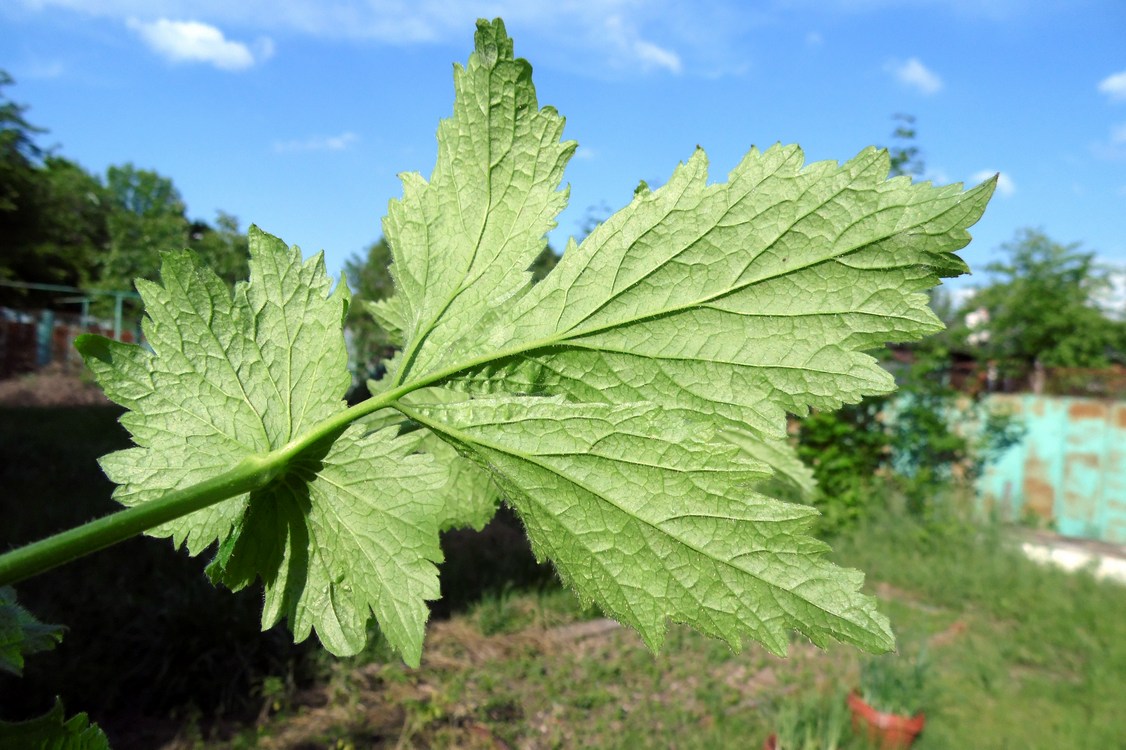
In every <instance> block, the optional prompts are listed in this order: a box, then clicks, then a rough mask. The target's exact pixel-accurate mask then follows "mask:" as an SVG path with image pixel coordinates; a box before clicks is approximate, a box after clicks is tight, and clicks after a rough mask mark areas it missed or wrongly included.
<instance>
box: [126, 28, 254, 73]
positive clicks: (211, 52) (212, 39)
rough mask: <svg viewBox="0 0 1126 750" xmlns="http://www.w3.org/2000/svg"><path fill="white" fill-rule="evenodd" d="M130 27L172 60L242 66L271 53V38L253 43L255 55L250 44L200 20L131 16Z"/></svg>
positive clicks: (218, 66) (230, 67)
mask: <svg viewBox="0 0 1126 750" xmlns="http://www.w3.org/2000/svg"><path fill="white" fill-rule="evenodd" d="M126 24H127V25H128V26H129V28H131V29H133V30H134V31H136V32H137V33H138V34H140V35H141V38H142V39H144V40H145V43H146V44H148V46H149V48H150V49H152V50H153V51H154V52H156V53H157V54H158V55H161V56H162V57H165V58H167V59H169V60H171V61H172V62H195V63H207V64H209V65H214V66H215V67H216V68H221V69H222V70H244V69H246V68H249V67H250V66H252V65H254V63H255V62H258V61H260V60H263V59H265V58H267V57H269V56H270V55H272V54H273V50H274V46H273V42H271V41H270V40H269V39H260V40H259V41H258V43H257V44H256V51H257V53H258V54H257V59H256V56H255V54H254V52H251V50H250V47H248V46H247V45H246V44H243V43H242V42H235V41H232V40H230V39H227V38H226V37H225V36H223V32H222V31H220V30H219V29H217V28H215V27H214V26H211V25H209V24H206V23H201V22H199V21H171V20H169V19H167V18H160V19H157V20H156V21H139V20H137V19H136V18H130V19H128V20H127V21H126Z"/></svg>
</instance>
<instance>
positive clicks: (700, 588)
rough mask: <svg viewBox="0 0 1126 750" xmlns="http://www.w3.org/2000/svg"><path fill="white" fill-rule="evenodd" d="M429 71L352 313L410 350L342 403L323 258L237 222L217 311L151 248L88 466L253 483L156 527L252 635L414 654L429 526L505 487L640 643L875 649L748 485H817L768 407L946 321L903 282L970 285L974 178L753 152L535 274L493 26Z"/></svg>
mask: <svg viewBox="0 0 1126 750" xmlns="http://www.w3.org/2000/svg"><path fill="white" fill-rule="evenodd" d="M454 78H455V89H456V99H455V105H454V114H453V116H452V117H451V118H449V119H447V120H445V121H443V123H442V124H441V126H440V128H439V131H438V144H439V153H438V159H437V162H436V165H435V168H434V172H433V174H432V176H431V178H430V180H429V181H426V180H424V179H423V178H422V177H421V176H419V175H406V176H404V177H403V197H402V199H401V200H399V201H395V202H393V203H392V204H391V206H390V211H389V215H388V217H387V219H386V221H385V223H384V229H385V233H386V236H387V239H388V241H389V243H390V244H391V247H392V251H393V256H394V263H393V265H392V272H393V275H394V278H395V282H396V286H397V293H396V295H395V296H393V297H391V298H390V299H387V300H383V301H381V302H378V303H375V304H372V305H369V306H368V309H369V311H370V312H372V314H373V315H375V316H376V318H377V319H378V320H379V321H380V322H381V323H382V324H383V325H385V326H386V327H387V328H388V329H389V330H390V331H391V333H392V335H393V336H394V338H395V339H396V340H398V341H400V342H401V343H402V346H403V351H402V353H401V355H400V356H398V357H396V358H395V360H394V361H393V362H392V363H391V364H390V366H389V368H388V370H389V373H388V377H387V378H386V379H385V381H382V382H380V383H378V384H372V385H371V390H372V393H373V399H372V400H371V401H369V402H368V404H366V405H362V406H359V407H355V408H353V409H351V410H347V411H346V410H345V404H344V402H343V395H344V393H345V390H346V389H347V388H348V385H349V381H350V378H349V375H348V372H347V368H346V364H347V355H346V350H345V347H344V341H343V336H342V328H341V326H342V321H343V318H344V313H345V312H346V310H347V306H348V304H349V300H348V293H347V289H346V288H345V287H344V285H343V284H341V285H340V286H339V287H337V289H336V290H335V291H332V290H331V280H330V279H329V278H328V276H327V274H326V273H325V271H324V265H323V261H322V260H321V259H320V258H319V257H318V258H315V259H313V260H311V261H308V262H304V261H302V259H301V257H300V253H299V252H298V251H297V250H296V249H293V250H289V249H287V248H286V247H285V245H284V244H283V243H282V242H281V241H280V240H277V239H276V238H273V237H270V236H269V235H265V234H264V233H262V232H260V231H258V230H257V229H255V228H252V230H251V238H250V245H251V280H250V282H249V283H248V284H246V283H244V284H240V285H238V286H237V287H236V289H235V292H234V294H233V296H232V295H230V294H229V293H228V292H227V290H226V288H225V287H224V286H223V285H222V283H221V282H220V281H219V280H218V279H217V278H216V277H215V276H214V274H211V273H210V272H207V271H204V270H203V269H200V268H199V267H198V265H197V263H196V261H195V259H194V258H193V257H192V256H191V255H190V254H188V253H172V254H169V255H167V256H166V257H165V260H164V264H163V266H162V272H161V275H162V284H159V285H158V284H153V283H149V282H138V288H139V289H140V291H141V293H142V295H143V297H144V301H145V304H146V309H147V311H148V315H149V319H148V320H147V321H146V323H145V332H146V336H147V338H148V340H149V342H150V344H151V346H152V351H151V352H149V351H146V350H144V349H141V348H140V347H135V346H130V345H125V344H119V343H116V342H110V341H107V340H105V339H101V338H98V337H90V336H87V337H83V338H82V339H80V341H79V348H80V350H81V351H82V352H83V355H84V356H85V357H86V360H87V362H88V363H89V364H90V366H91V368H92V369H93V370H94V372H95V375H96V376H97V377H98V379H99V382H101V383H102V384H103V387H105V389H106V391H107V393H108V394H109V395H110V397H111V398H113V399H114V400H115V401H117V402H118V403H120V404H122V405H124V406H125V407H127V409H128V410H129V411H128V412H127V413H126V415H125V416H124V417H123V418H122V422H123V424H125V425H126V427H127V428H128V429H129V431H130V432H131V434H132V435H133V437H134V441H135V443H136V447H134V448H131V449H129V450H126V451H122V452H119V453H115V454H111V455H110V456H107V457H106V458H105V459H103V462H102V465H103V467H104V468H105V470H106V472H107V474H109V476H110V478H111V479H113V480H114V481H115V482H117V483H118V484H119V487H118V490H117V492H116V493H115V496H116V497H117V498H118V499H119V500H120V501H121V502H123V503H125V504H127V505H135V504H138V503H144V502H149V501H153V500H156V499H157V498H160V497H162V496H164V495H165V494H166V493H168V492H170V491H173V490H178V489H182V488H185V487H188V486H190V485H193V484H196V483H199V482H204V481H207V480H212V479H214V478H215V477H217V476H225V473H226V472H231V471H235V472H237V471H240V469H239V467H246V466H248V465H249V467H250V469H249V470H250V471H254V472H258V473H257V474H255V476H256V478H257V479H260V481H258V483H257V485H256V487H257V488H256V489H254V490H253V491H251V492H249V493H246V494H243V495H241V496H237V497H234V498H231V499H230V500H227V501H225V502H221V503H219V504H216V505H213V506H211V507H209V508H207V509H206V510H202V511H199V512H196V513H192V514H190V515H188V516H186V517H184V518H182V519H180V520H178V521H175V522H171V523H168V524H166V525H165V526H163V527H160V528H158V529H157V530H156V531H155V532H154V533H157V534H162V535H166V536H171V537H172V538H173V540H174V541H175V542H176V543H177V544H185V545H186V546H187V547H188V549H189V550H190V551H191V552H193V553H198V552H200V551H202V550H203V549H205V548H207V547H209V546H211V545H217V548H218V554H217V556H216V558H215V562H214V563H213V565H212V567H211V568H210V572H211V574H212V575H213V577H214V578H216V579H217V580H221V581H223V582H225V583H226V584H227V585H229V586H232V587H233V588H239V587H242V586H246V585H249V584H250V583H252V582H253V581H255V580H257V579H261V580H262V581H263V583H264V585H265V588H266V595H265V606H264V609H263V624H264V625H269V624H272V623H273V622H275V621H277V620H278V619H280V618H281V617H283V616H284V617H287V618H288V619H289V621H290V624H291V626H292V627H293V629H294V632H295V634H296V635H297V637H298V638H303V637H305V636H307V635H308V634H309V633H310V632H311V631H313V630H316V632H317V634H318V636H319V637H320V638H321V640H322V641H323V642H324V643H325V645H326V646H327V647H328V648H329V649H330V650H332V651H333V652H334V653H338V654H346V653H354V652H355V651H357V650H359V649H360V648H361V647H362V645H363V643H364V640H365V638H366V632H367V623H368V620H369V618H370V617H371V616H372V615H373V614H374V616H375V617H376V619H377V620H378V622H379V625H380V627H381V628H382V629H383V631H384V632H385V634H386V635H387V637H388V638H389V640H390V641H391V643H392V644H393V645H394V646H396V647H397V648H398V649H399V650H400V651H402V653H403V655H404V657H405V658H406V659H407V661H408V662H410V663H412V664H418V662H419V659H420V654H421V647H422V640H423V630H424V626H425V620H426V606H425V602H426V600H428V599H433V598H435V597H436V596H437V595H438V586H437V579H436V570H435V567H434V563H435V562H437V561H438V560H439V559H440V555H441V553H440V549H439V547H438V543H437V539H438V532H439V530H440V529H445V528H452V527H454V526H458V525H473V526H478V527H480V526H481V525H483V524H484V523H485V521H486V520H487V519H488V518H489V517H490V516H491V515H492V513H493V510H494V509H495V505H496V501H497V495H498V492H499V493H502V494H503V495H504V496H505V497H506V498H507V499H508V500H509V502H511V503H512V504H513V505H514V506H515V507H516V508H517V509H518V511H519V513H520V515H521V517H522V518H523V520H524V522H525V524H526V526H527V528H528V531H529V535H530V536H531V538H532V541H533V544H534V547H535V549H536V551H537V554H539V555H540V556H541V557H547V558H549V559H551V560H552V561H553V562H554V563H555V565H556V567H557V568H558V570H559V571H560V574H561V575H562V576H563V577H564V579H566V580H567V581H568V582H569V583H570V584H571V585H573V586H574V587H575V589H576V591H577V592H578V594H579V595H580V596H581V597H582V598H584V599H588V600H589V599H593V600H596V601H598V602H599V604H601V605H602V606H603V607H604V608H606V609H607V610H608V611H610V612H612V613H613V614H614V615H615V616H617V617H619V618H621V619H622V620H623V621H624V622H627V623H629V624H631V625H633V626H634V627H636V628H637V629H638V631H639V632H640V633H641V634H642V636H643V637H644V638H645V640H646V642H647V643H649V644H650V645H651V646H653V647H654V648H656V647H657V646H658V645H659V644H660V643H661V640H662V637H663V633H664V629H665V623H666V621H667V620H668V619H670V618H671V619H673V620H676V621H680V622H686V623H690V624H692V625H693V626H695V627H697V628H699V629H700V630H702V631H704V632H706V633H709V634H711V635H714V636H716V637H719V638H722V639H724V640H725V641H727V642H728V643H730V644H731V645H732V646H733V647H735V648H738V647H739V646H740V645H741V644H742V643H743V640H744V639H745V638H748V637H750V638H755V639H758V640H759V641H761V642H762V643H764V644H765V645H766V646H767V647H768V648H770V649H771V650H773V651H775V652H776V653H783V652H784V651H785V648H786V644H787V633H788V631H789V630H791V629H796V630H799V631H800V632H802V633H804V634H805V635H806V636H808V637H809V638H810V639H811V640H813V641H814V642H815V643H818V644H824V643H827V642H828V640H829V639H837V640H842V641H845V642H848V643H853V644H856V645H858V646H861V647H863V648H866V649H870V650H883V649H888V648H890V647H891V646H892V640H891V634H890V632H889V630H888V626H887V621H886V619H885V618H883V617H882V616H881V615H880V614H879V613H878V612H876V610H875V606H874V602H873V600H872V599H870V598H869V597H866V596H863V595H861V594H860V593H859V589H860V587H861V584H862V576H861V575H860V574H859V573H857V572H856V571H848V570H842V569H840V568H837V567H835V566H833V565H831V564H829V563H827V562H825V561H824V559H823V553H824V551H825V546H824V545H823V544H821V543H820V542H818V541H816V540H815V539H813V538H811V537H810V536H809V535H808V528H809V521H810V517H811V515H812V514H813V513H814V511H812V510H810V509H809V508H807V507H804V506H800V505H791V504H787V503H783V502H781V501H778V500H775V499H771V498H769V497H767V496H765V495H764V494H762V491H761V490H763V489H764V488H768V487H771V486H772V483H771V480H772V479H773V480H782V481H784V482H787V483H789V485H790V486H791V487H792V488H794V489H796V490H798V491H799V492H808V491H809V489H810V488H811V486H812V480H811V477H810V475H809V472H808V471H807V470H806V469H805V468H804V467H803V466H801V464H800V462H799V461H798V460H797V458H796V456H795V455H794V453H793V450H792V448H791V447H790V446H789V445H788V444H787V443H786V431H785V427H786V418H787V414H788V413H793V414H804V413H806V412H807V411H808V409H809V408H811V407H813V408H822V409H827V408H835V407H837V406H840V405H841V404H842V403H846V402H854V401H858V400H859V399H860V398H862V397H863V396H865V395H869V394H875V393H883V392H887V391H889V390H890V389H891V388H892V387H893V382H892V379H891V377H890V376H889V375H888V374H887V373H886V372H884V371H883V370H882V369H881V368H880V367H879V366H878V365H877V363H876V361H875V359H874V358H873V357H871V356H870V355H868V354H865V353H864V352H865V351H866V350H869V349H872V348H875V347H879V346H882V345H884V344H885V343H886V342H888V341H908V340H912V339H915V338H918V337H920V336H922V335H925V334H926V333H928V332H932V331H935V330H937V329H938V328H939V327H940V323H939V322H938V321H937V319H936V318H935V317H934V315H933V314H932V313H931V312H930V311H929V310H928V309H927V306H926V296H925V295H924V294H923V291H924V290H925V289H927V288H928V287H930V286H932V285H934V284H935V283H937V281H938V279H939V277H941V276H944V275H951V274H956V273H960V272H961V271H963V270H964V268H965V267H964V264H963V263H962V261H961V260H960V259H959V258H958V257H957V256H956V255H954V251H955V250H957V249H959V248H961V247H962V246H964V245H965V244H966V242H968V240H969V234H968V232H967V228H968V227H969V226H970V225H971V224H973V223H974V222H975V221H976V220H977V219H978V218H979V217H980V215H981V213H982V211H983V210H984V207H985V204H986V202H987V201H988V198H989V195H990V193H991V191H992V188H993V183H992V182H988V183H985V184H983V185H981V186H979V187H977V188H974V189H971V190H968V191H964V190H962V188H961V186H957V185H956V186H950V187H943V188H936V187H933V186H931V185H929V184H919V185H915V184H912V183H911V181H910V180H909V179H906V178H896V179H891V180H888V179H887V177H888V169H889V163H888V158H887V155H886V154H885V153H882V152H878V151H876V150H874V149H869V150H866V151H864V152H861V154H859V155H858V156H857V157H856V158H854V159H853V160H851V161H849V162H847V163H845V164H836V163H830V162H821V163H817V164H812V165H808V166H806V165H804V163H803V156H802V153H801V151H800V150H799V149H798V148H797V147H794V146H785V147H783V146H776V147H773V148H770V149H767V150H766V151H764V152H760V151H758V150H755V149H752V150H751V151H750V153H748V154H747V156H746V157H745V158H744V159H743V161H742V162H741V163H740V164H739V165H738V166H737V167H736V168H735V169H734V170H733V171H732V172H731V174H730V175H729V179H728V181H727V182H725V183H721V184H708V181H707V164H706V159H705V157H704V155H703V152H702V151H697V153H696V154H694V155H693V156H692V158H691V159H689V160H688V162H687V163H686V164H683V165H681V166H680V167H679V168H678V169H677V170H676V171H675V172H674V173H673V175H672V178H671V179H670V180H669V182H668V183H667V184H666V185H664V186H663V187H662V188H660V189H659V190H656V191H649V190H648V188H646V187H644V186H642V188H639V190H638V191H637V193H636V195H635V198H634V200H633V202H632V203H631V204H630V205H629V206H627V207H626V208H625V209H623V210H622V211H620V212H618V213H617V214H615V215H614V216H612V217H611V218H610V219H609V220H608V221H607V222H606V223H605V224H604V225H602V226H601V227H599V228H598V229H596V230H595V231H594V232H592V233H591V234H590V235H589V236H588V237H587V238H586V239H585V240H584V241H583V242H582V244H580V245H574V244H573V243H572V245H570V246H569V247H568V249H567V251H566V253H565V254H564V256H563V258H562V260H561V261H560V263H559V265H558V266H557V267H556V268H555V269H554V270H553V271H552V272H551V273H549V274H548V276H547V277H546V278H545V279H544V280H543V281H541V282H540V283H538V284H537V285H535V286H533V285H531V283H530V277H529V274H528V273H527V272H526V271H525V269H527V268H528V267H529V266H530V265H531V263H532V261H533V260H534V259H535V258H536V257H537V255H538V254H539V252H540V251H541V249H542V248H543V246H544V235H545V233H546V232H547V231H548V230H549V229H551V228H552V227H553V226H554V224H555V217H556V215H557V214H558V212H559V211H560V210H561V209H562V207H563V205H564V203H565V201H566V191H561V190H560V189H559V185H560V182H561V179H562V172H563V167H564V165H565V163H566V161H567V159H568V158H569V157H570V155H571V154H572V153H573V151H574V148H575V144H574V143H572V142H569V141H561V140H560V139H561V135H562V128H563V119H562V118H561V117H559V116H558V114H557V113H556V112H555V111H554V110H553V109H551V108H549V107H544V108H540V107H539V104H538V102H537V99H536V94H535V89H534V87H533V86H532V82H531V69H530V66H529V65H528V64H527V63H526V62H524V61H523V60H518V59H515V58H514V56H513V47H512V41H511V39H509V38H508V36H507V34H506V32H505V30H504V25H503V23H501V22H500V21H499V20H497V21H495V22H493V23H487V22H483V21H482V22H479V23H478V28H477V35H476V50H475V52H474V53H473V55H471V57H470V59H469V62H468V64H467V65H466V67H465V68H461V67H457V68H456V69H455V76H454ZM772 472H773V474H772ZM239 487H242V485H239Z"/></svg>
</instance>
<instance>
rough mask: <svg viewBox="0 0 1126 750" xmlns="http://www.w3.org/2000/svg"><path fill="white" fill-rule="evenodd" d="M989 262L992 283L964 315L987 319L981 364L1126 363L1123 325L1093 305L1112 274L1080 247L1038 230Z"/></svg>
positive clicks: (1019, 235) (1020, 367)
mask: <svg viewBox="0 0 1126 750" xmlns="http://www.w3.org/2000/svg"><path fill="white" fill-rule="evenodd" d="M1001 250H1002V251H1003V252H1004V253H1005V255H1006V256H1007V257H1006V258H1005V259H1004V260H1001V261H997V262H994V263H991V264H989V265H988V266H987V267H986V270H987V271H988V273H989V274H991V275H992V277H993V281H992V282H991V283H989V284H988V285H986V286H985V287H983V288H981V289H979V290H977V292H975V293H974V295H973V296H972V297H971V298H970V300H969V301H968V303H967V305H966V308H967V310H974V309H984V310H985V311H986V312H987V313H988V322H987V323H986V324H985V329H986V331H987V332H988V336H987V337H985V341H984V343H983V344H982V345H981V347H980V353H981V355H982V356H983V358H985V359H988V360H993V361H996V362H998V363H999V364H1000V365H1001V366H1002V367H1009V368H1012V369H1016V370H1025V371H1027V370H1029V369H1031V368H1032V367H1034V366H1036V365H1042V366H1044V367H1077V368H1100V367H1106V366H1107V365H1109V364H1111V363H1113V362H1122V361H1124V356H1126V324H1124V323H1122V322H1120V321H1116V320H1113V319H1111V318H1110V317H1108V316H1107V315H1106V313H1105V312H1104V311H1102V310H1101V309H1099V307H1098V305H1097V303H1096V302H1097V299H1098V295H1099V294H1100V293H1101V292H1104V291H1105V290H1106V289H1107V288H1108V286H1109V285H1110V283H1111V276H1110V271H1109V269H1107V268H1105V267H1103V266H1100V265H1099V263H1098V262H1097V260H1096V255H1095V253H1093V252H1090V251H1084V250H1081V245H1080V244H1079V243H1072V244H1067V245H1065V244H1061V243H1059V242H1056V241H1055V240H1053V239H1052V238H1050V237H1049V236H1048V235H1047V234H1045V233H1044V232H1043V231H1042V230H1038V229H1022V230H1020V231H1019V232H1017V234H1016V236H1015V237H1014V238H1013V240H1012V241H1010V242H1007V243H1005V244H1004V245H1002V246H1001Z"/></svg>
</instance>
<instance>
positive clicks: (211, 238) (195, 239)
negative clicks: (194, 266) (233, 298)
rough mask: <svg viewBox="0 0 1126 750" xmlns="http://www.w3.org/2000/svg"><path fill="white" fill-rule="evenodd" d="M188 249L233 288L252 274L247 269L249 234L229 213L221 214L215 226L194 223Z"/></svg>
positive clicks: (190, 228)
mask: <svg viewBox="0 0 1126 750" xmlns="http://www.w3.org/2000/svg"><path fill="white" fill-rule="evenodd" d="M188 247H190V248H191V249H192V250H194V251H195V252H196V253H197V254H198V255H199V256H200V258H201V259H202V260H203V262H204V263H205V264H206V265H208V266H209V267H210V268H211V269H212V270H214V271H215V273H216V274H217V275H218V276H219V278H221V279H222V280H223V281H225V282H227V284H228V285H230V286H234V285H235V282H237V281H239V280H240V279H245V278H246V277H247V275H248V274H249V272H250V269H249V268H248V266H247V257H248V256H249V252H250V245H249V243H248V242H247V239H246V233H245V232H243V231H242V230H241V229H239V221H238V217H237V216H234V215H233V214H229V213H227V212H226V211H223V210H220V211H219V212H218V215H217V216H216V218H215V224H214V225H211V224H208V223H207V222H205V221H193V222H192V224H191V226H190V227H189V230H188ZM176 249H179V248H176Z"/></svg>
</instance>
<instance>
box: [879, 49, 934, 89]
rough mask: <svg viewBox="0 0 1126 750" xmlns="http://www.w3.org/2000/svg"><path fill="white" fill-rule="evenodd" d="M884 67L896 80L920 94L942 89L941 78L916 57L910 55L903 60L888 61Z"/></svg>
mask: <svg viewBox="0 0 1126 750" xmlns="http://www.w3.org/2000/svg"><path fill="white" fill-rule="evenodd" d="M884 69H885V70H886V71H888V72H889V73H891V74H892V75H894V76H895V78H896V80H898V81H899V82H900V83H902V84H903V85H905V86H909V87H911V88H913V89H915V90H917V91H919V92H920V93H922V94H928V95H929V94H936V93H938V92H939V91H941V90H942V79H941V78H939V77H938V76H937V75H936V74H935V73H934V71H932V70H931V69H930V68H928V67H927V66H926V65H923V63H922V62H921V61H920V60H919V58H917V57H912V58H910V59H908V60H907V61H905V62H898V61H892V62H889V63H888V64H887V65H886V66H884Z"/></svg>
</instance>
